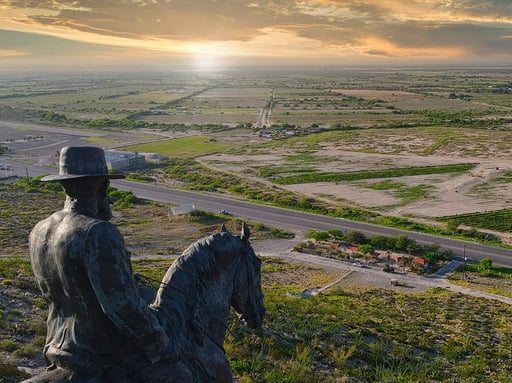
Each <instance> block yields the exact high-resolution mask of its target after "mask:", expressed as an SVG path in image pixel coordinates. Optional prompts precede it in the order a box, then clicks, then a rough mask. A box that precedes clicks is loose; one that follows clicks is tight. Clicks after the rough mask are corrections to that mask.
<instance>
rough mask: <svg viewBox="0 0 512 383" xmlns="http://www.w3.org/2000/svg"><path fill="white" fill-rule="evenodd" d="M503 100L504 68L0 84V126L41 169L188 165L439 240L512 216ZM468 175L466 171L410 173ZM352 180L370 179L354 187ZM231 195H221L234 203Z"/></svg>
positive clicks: (509, 114)
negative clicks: (455, 224)
mask: <svg viewBox="0 0 512 383" xmlns="http://www.w3.org/2000/svg"><path fill="white" fill-rule="evenodd" d="M511 89H512V87H511V86H510V78H509V73H508V71H507V70H504V69H501V68H436V69H432V68H426V69H419V68H391V69H384V70H379V71H377V70H374V71H362V70H361V71H357V70H340V69H322V70H320V69H317V70H313V69H311V70H299V69H293V70H288V71H282V70H273V71H270V70H269V71H254V72H244V71H239V72H236V71H235V72H230V73H210V74H201V73H187V72H180V73H156V72H155V73H151V72H146V73H140V74H130V73H101V74H99V73H98V74H95V75H91V74H87V73H86V74H80V75H72V74H65V75H62V76H56V75H51V76H43V75H37V74H34V75H32V76H31V77H27V76H25V77H20V78H15V77H14V78H7V77H0V120H1V119H4V120H9V121H11V123H10V125H1V124H0V142H3V143H4V145H8V146H9V147H10V148H11V150H12V153H11V155H13V156H19V157H18V158H20V157H22V158H27V159H28V160H32V161H37V162H40V163H48V164H55V152H56V151H57V150H59V149H60V147H62V146H64V145H69V144H80V145H83V144H91V143H92V144H95V145H100V146H103V147H126V148H129V149H131V150H137V151H139V152H160V153H162V154H165V155H168V156H169V157H170V158H171V159H172V158H180V159H183V158H187V157H193V158H194V161H197V162H200V163H201V164H202V166H204V167H205V169H206V170H203V172H207V173H209V174H208V175H209V176H212V177H214V176H216V175H217V176H218V177H220V175H221V174H226V173H230V174H235V175H237V176H241V177H242V178H243V179H245V180H247V182H252V183H253V184H254V185H256V186H254V187H255V188H258V189H261V188H263V186H262V185H267V186H269V185H271V186H272V187H273V188H274V189H273V190H277V189H279V190H283V191H284V193H295V199H296V200H301V199H311V198H312V199H315V200H317V201H320V202H319V203H320V204H323V205H325V206H329V207H332V208H339V207H349V208H357V209H367V210H370V211H372V212H374V213H376V214H381V215H391V216H399V217H405V218H407V219H410V220H416V221H419V222H428V223H431V224H434V225H441V226H443V225H446V222H447V219H449V218H446V217H450V216H457V215H458V214H470V213H471V214H475V213H477V214H478V213H485V212H489V211H500V210H503V209H509V208H510V202H511V201H512V200H511V199H510V198H509V196H510V194H511V192H512V182H510V181H511V174H512V160H510V158H511V155H512V145H510V142H512V108H511V104H512V90H511ZM264 111H266V112H268V114H267V117H268V121H267V120H266V119H264V118H263V117H262V115H263V114H264V113H263V112H264ZM12 121H17V122H19V126H15V125H13V124H12ZM27 122H35V123H40V124H43V126H44V125H45V126H51V128H48V130H45V129H46V128H45V127H42V128H39V129H36V130H32V129H31V128H27V126H26V125H24V124H26V123H27ZM263 125H265V126H263ZM62 127H64V129H61V128H62ZM235 127H236V128H235ZM77 128H80V130H77ZM85 128H87V129H85ZM262 128H264V129H262ZM37 135H41V139H39V140H37V141H27V140H26V137H27V136H37ZM192 135H196V136H197V137H196V138H190V136H192ZM184 136H188V138H183V137H184ZM175 138H180V139H179V140H175ZM10 140H14V141H10ZM462 164H473V165H472V167H471V168H468V169H465V170H463V171H450V172H448V171H443V172H438V173H436V174H434V173H428V172H426V171H423V172H419V173H415V174H414V175H411V174H409V173H407V172H405V171H404V169H416V168H432V167H433V168H436V167H438V168H439V169H441V168H444V169H446V167H447V166H459V165H462ZM383 170H386V171H388V172H389V173H387V174H384V173H382V172H381V173H378V171H383ZM353 172H360V173H364V174H366V176H365V177H359V179H349V178H350V177H351V175H350V173H353ZM372 174H373V175H372ZM378 174H381V175H380V176H379V175H378ZM383 174H384V175H383ZM306 175H307V176H306ZM326 175H329V177H331V176H332V177H331V178H328V179H326V178H325V176H326ZM398 175H399V176H398ZM291 177H294V179H296V180H297V181H296V182H293V183H290V180H292V178H291ZM155 178H158V177H155ZM280 180H287V181H286V182H281V181H280ZM238 183H239V184H240V183H241V181H238ZM169 184H175V185H176V184H180V185H182V186H184V187H186V186H187V185H186V182H180V183H172V182H169ZM232 186H233V185H232ZM206 188H207V187H206ZM228 189H230V190H229V191H228ZM235 189H236V188H235V187H230V185H226V186H225V190H223V192H229V193H231V195H233V196H235V197H240V195H235V194H234V192H233V190H235ZM253 194H254V193H253ZM244 198H248V197H247V196H245V197H244ZM288 201H289V202H290V201H291V198H288ZM469 217H470V218H467V217H466V218H464V220H463V221H462V220H460V222H461V225H464V226H469V227H471V226H476V227H477V228H482V229H487V230H491V229H489V227H490V226H489V225H484V224H482V221H484V220H486V219H490V218H488V217H487V216H485V215H484V216H480V217H479V218H478V219H473V220H471V217H472V216H469ZM482 226H484V227H482ZM503 226H505V225H503ZM493 227H494V229H492V230H491V231H498V232H499V231H500V227H499V225H493ZM503 230H504V231H509V230H508V229H503ZM503 238H504V239H505V240H507V241H508V240H509V238H508V237H507V235H503Z"/></svg>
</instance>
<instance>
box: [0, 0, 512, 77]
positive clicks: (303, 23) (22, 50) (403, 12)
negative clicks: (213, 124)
mask: <svg viewBox="0 0 512 383" xmlns="http://www.w3.org/2000/svg"><path fill="white" fill-rule="evenodd" d="M451 62H455V63H467V64H485V65H494V64H496V65H503V64H508V63H511V62H512V0H303V1H302V0H248V1H241V0H77V1H63V0H0V69H1V68H6V69H9V68H21V69H23V68H29V69H30V68H33V67H37V68H52V67H69V68H79V67H84V68H96V67H97V68H100V67H126V68H146V67H155V68H169V69H172V68H176V67H191V68H197V69H215V68H223V67H229V66H237V65H322V66H330V65H351V66H353V65H372V64H377V65H385V64H389V65H398V64H403V65H409V64H446V63H451Z"/></svg>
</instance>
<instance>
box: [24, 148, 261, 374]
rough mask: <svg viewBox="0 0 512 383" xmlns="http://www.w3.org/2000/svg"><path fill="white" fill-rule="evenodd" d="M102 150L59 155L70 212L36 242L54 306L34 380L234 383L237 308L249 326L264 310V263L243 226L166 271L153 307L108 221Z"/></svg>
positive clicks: (36, 261)
mask: <svg viewBox="0 0 512 383" xmlns="http://www.w3.org/2000/svg"><path fill="white" fill-rule="evenodd" d="M119 177H120V176H119V175H116V176H112V175H109V174H108V171H107V167H106V164H105V157H104V153H103V150H102V149H100V148H94V147H67V148H64V149H63V150H62V151H61V156H60V171H59V175H56V176H48V177H46V178H45V179H43V180H46V181H58V182H60V183H61V184H62V185H63V187H64V189H65V191H66V201H65V204H64V208H63V210H61V211H59V212H56V213H54V214H53V215H52V216H50V217H48V218H46V219H45V220H43V221H41V222H39V223H38V224H37V225H36V226H35V227H34V229H33V230H32V232H31V234H30V238H29V249H30V256H31V262H32V268H33V271H34V275H35V277H36V281H37V284H38V286H39V288H40V289H41V292H42V293H43V296H44V297H45V299H46V300H47V302H48V305H49V313H48V320H47V338H46V344H45V347H44V350H43V353H44V357H45V359H46V361H47V364H48V368H47V369H46V370H45V371H44V372H42V373H41V374H39V375H37V376H35V377H33V378H31V379H28V380H26V381H25V383H29V382H31V383H34V382H38V383H41V382H74V383H107V382H108V383H112V382H116V383H124V382H126V383H139V382H154V383H158V382H162V383H163V382H180V383H181V382H231V380H232V378H231V370H230V368H229V364H228V362H227V359H226V357H225V355H224V350H223V348H222V344H223V341H224V336H225V331H226V323H227V320H228V315H229V309H230V306H231V305H233V307H234V308H235V310H236V311H237V312H239V313H240V314H241V317H242V318H243V319H244V320H245V321H246V322H247V324H248V325H249V326H250V327H258V326H261V324H262V322H263V315H264V313H265V308H264V306H263V295H262V293H261V284H260V267H261V262H260V260H259V259H258V258H257V257H256V255H255V254H254V251H253V249H252V248H251V246H250V244H249V242H248V238H249V231H248V227H247V226H246V225H245V224H244V229H243V230H242V235H241V236H240V237H237V236H234V235H231V234H229V233H228V232H226V231H223V232H221V233H218V234H215V235H212V236H210V237H208V238H205V239H203V240H201V241H198V242H197V243H195V244H193V245H191V246H190V247H189V248H188V249H187V250H186V251H185V252H184V254H183V255H182V256H180V257H179V258H178V259H177V260H176V261H175V262H174V263H173V265H172V266H171V267H170V268H169V270H168V272H167V274H166V275H165V277H164V279H163V281H162V284H161V286H160V289H159V290H158V292H157V295H156V298H155V300H154V302H153V303H152V304H151V305H148V304H147V303H146V302H145V301H144V300H143V299H142V297H141V294H140V292H139V289H138V286H137V283H136V280H135V278H134V275H133V272H132V268H131V262H130V254H129V251H128V250H127V249H126V247H125V244H124V240H123V237H122V235H121V234H120V233H119V231H118V230H117V228H116V227H115V226H114V225H112V224H111V223H109V222H108V220H109V219H110V218H111V211H110V203H109V202H110V201H109V199H108V194H107V190H108V185H109V178H119Z"/></svg>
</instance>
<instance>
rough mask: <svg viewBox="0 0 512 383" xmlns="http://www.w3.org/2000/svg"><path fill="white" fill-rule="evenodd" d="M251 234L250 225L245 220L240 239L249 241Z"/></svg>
mask: <svg viewBox="0 0 512 383" xmlns="http://www.w3.org/2000/svg"><path fill="white" fill-rule="evenodd" d="M250 236H251V231H250V230H249V226H248V225H247V224H246V223H245V222H244V224H243V225H242V233H241V234H240V239H242V241H245V242H247V241H248V240H249V237H250Z"/></svg>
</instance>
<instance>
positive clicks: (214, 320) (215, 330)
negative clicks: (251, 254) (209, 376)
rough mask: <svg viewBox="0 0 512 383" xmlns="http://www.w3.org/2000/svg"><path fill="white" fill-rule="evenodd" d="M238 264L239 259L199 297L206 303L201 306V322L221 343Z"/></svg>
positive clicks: (224, 333) (224, 332)
mask: <svg viewBox="0 0 512 383" xmlns="http://www.w3.org/2000/svg"><path fill="white" fill-rule="evenodd" d="M236 264H237V261H235V262H233V263H232V264H231V265H230V266H229V267H228V268H227V269H226V270H225V271H224V273H222V274H221V275H220V276H219V277H218V278H217V279H215V280H214V281H213V283H212V284H210V285H208V286H206V287H205V289H204V290H203V295H202V296H201V297H199V299H200V301H201V302H202V304H203V305H204V307H202V308H200V311H201V312H200V315H202V317H201V319H200V322H201V324H202V326H203V327H204V328H205V330H206V331H208V333H209V335H210V336H211V337H212V338H213V339H214V340H215V341H216V342H220V343H221V344H222V343H223V342H224V336H225V335H226V326H227V322H228V319H229V312H230V307H231V295H232V293H233V278H234V274H235V270H236Z"/></svg>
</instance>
